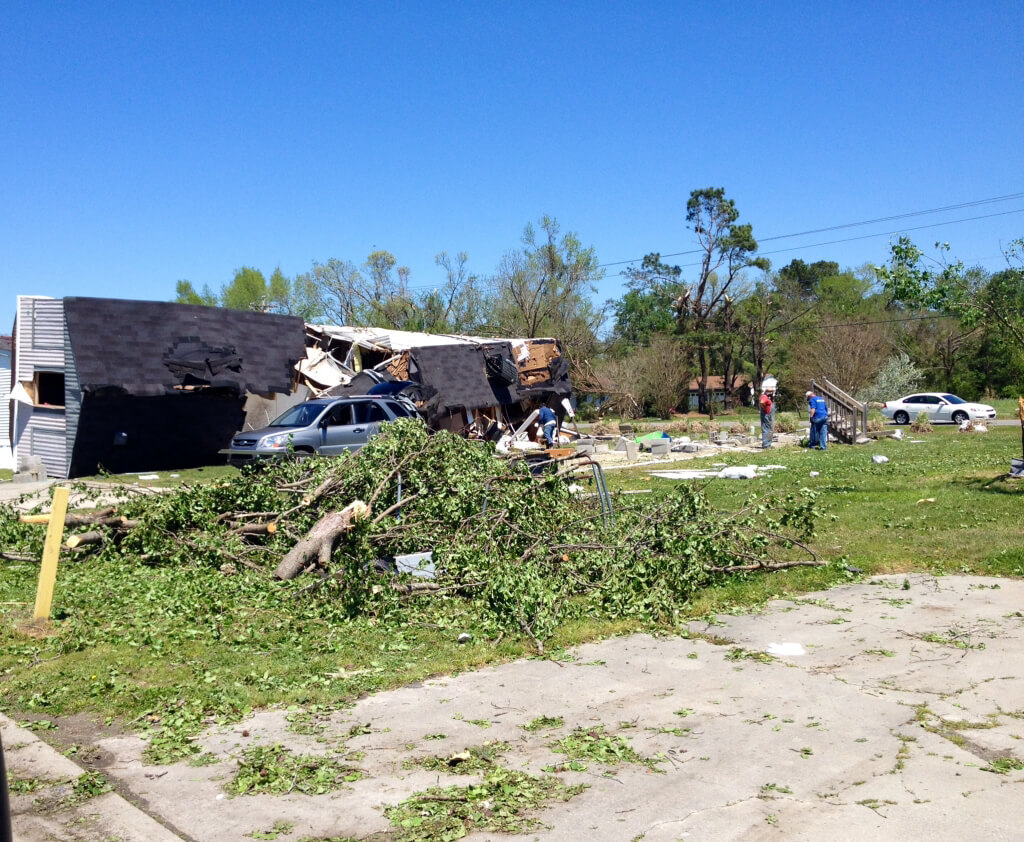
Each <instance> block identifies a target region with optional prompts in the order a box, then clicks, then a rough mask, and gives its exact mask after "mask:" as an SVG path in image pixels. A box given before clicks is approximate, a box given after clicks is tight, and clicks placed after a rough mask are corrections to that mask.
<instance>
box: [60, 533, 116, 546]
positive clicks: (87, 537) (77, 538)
mask: <svg viewBox="0 0 1024 842" xmlns="http://www.w3.org/2000/svg"><path fill="white" fill-rule="evenodd" d="M105 537H106V534H105V533H103V532H99V531H96V532H81V533H79V534H78V535H72V536H71V537H70V538H68V540H67V541H66V542H65V543H64V546H65V547H67V548H68V549H69V550H74V549H76V548H78V547H85V546H88V545H89V544H102V543H103V540H104V538H105Z"/></svg>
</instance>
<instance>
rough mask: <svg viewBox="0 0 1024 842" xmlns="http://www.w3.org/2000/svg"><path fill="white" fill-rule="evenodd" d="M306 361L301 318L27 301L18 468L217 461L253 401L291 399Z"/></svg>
mask: <svg viewBox="0 0 1024 842" xmlns="http://www.w3.org/2000/svg"><path fill="white" fill-rule="evenodd" d="M304 358H305V348H304V341H303V323H302V320H301V319H298V318H293V317H290V316H276V315H269V314H264V313H250V312H243V311H238V310H222V309H217V308H212V307H200V306H194V305H189V304H173V303H169V302H159V301H127V300H121V299H109V298H64V299H54V298H44V297H39V296H19V297H18V303H17V311H16V317H15V324H14V334H13V338H12V361H11V366H12V374H13V377H12V382H13V388H12V389H11V395H10V408H11V412H10V415H11V418H10V432H11V443H12V447H13V455H14V461H15V464H16V466H17V469H18V470H26V469H27V468H28V466H29V464H30V462H31V461H33V460H35V459H38V460H41V462H42V464H43V466H44V468H45V473H46V474H47V475H48V476H52V477H61V478H63V477H79V476H88V475H90V474H95V473H97V472H98V471H100V470H106V471H110V472H112V473H125V472H130V471H142V470H157V469H168V468H187V467H196V466H200V465H210V464H215V463H217V462H219V461H220V458H219V457H218V455H217V451H218V450H219V449H220V448H221V447H223V446H224V443H225V442H226V441H228V440H230V438H231V435H232V433H234V432H235V431H237V430H239V429H242V427H243V425H244V424H245V420H246V410H245V405H246V399H247V397H248V396H251V395H259V396H263V397H264V398H266V399H267V400H273V398H274V396H275V395H277V394H283V395H286V396H290V395H291V394H292V393H293V391H294V389H293V385H294V377H295V369H296V364H297V363H298V362H299V361H300V360H302V359H304Z"/></svg>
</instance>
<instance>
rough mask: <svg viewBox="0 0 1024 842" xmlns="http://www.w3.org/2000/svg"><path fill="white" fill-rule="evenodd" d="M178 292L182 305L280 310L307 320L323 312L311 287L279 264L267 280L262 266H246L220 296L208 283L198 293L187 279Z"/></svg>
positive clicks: (178, 298)
mask: <svg viewBox="0 0 1024 842" xmlns="http://www.w3.org/2000/svg"><path fill="white" fill-rule="evenodd" d="M176 293H177V295H176V297H175V299H174V300H175V301H177V302H178V303H179V304H201V305H204V306H206V307H226V308H228V309H230V310H255V311H258V312H263V313H279V314H282V315H287V316H299V317H300V318H302V319H304V320H306V321H307V322H313V321H316V320H317V319H318V317H319V315H320V308H319V305H318V302H317V299H316V297H315V296H314V295H312V293H311V291H310V289H309V288H307V286H306V285H305V284H304V283H303V282H302V280H301V279H300V278H296V279H295V281H294V282H292V281H290V280H289V279H288V277H287V276H286V275H285V274H284V273H283V272H282V271H281V269H280V267H278V268H276V269H274V271H273V273H272V274H271V276H270V280H269V281H268V280H267V279H266V277H265V276H264V275H263V273H262V272H261V271H260V270H259V269H253V268H252V267H251V266H243V267H242V268H241V269H237V270H236V271H235V275H234V277H233V278H232V279H231V282H230V283H227V284H225V285H224V286H223V287H221V291H220V295H216V294H215V293H214V292H213V291H212V290H211V289H210V288H209V286H204V287H203V290H202V292H196V290H195V288H194V287H193V286H192V284H191V283H189V282H188V281H178V283H177V286H176Z"/></svg>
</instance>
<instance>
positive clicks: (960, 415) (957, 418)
mask: <svg viewBox="0 0 1024 842" xmlns="http://www.w3.org/2000/svg"><path fill="white" fill-rule="evenodd" d="M966 420H967V413H966V412H964V411H963V410H960V411H959V412H954V413H953V423H954V424H963V423H964V421H966Z"/></svg>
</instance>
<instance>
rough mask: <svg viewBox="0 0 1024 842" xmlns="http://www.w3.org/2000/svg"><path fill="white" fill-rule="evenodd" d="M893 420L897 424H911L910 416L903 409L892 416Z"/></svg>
mask: <svg viewBox="0 0 1024 842" xmlns="http://www.w3.org/2000/svg"><path fill="white" fill-rule="evenodd" d="M892 420H893V421H894V422H895V423H897V424H909V423H910V416H909V415H907V413H905V412H904V411H903V410H902V409H901V410H900V411H899V412H897V413H896V414H895V415H893V416H892Z"/></svg>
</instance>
